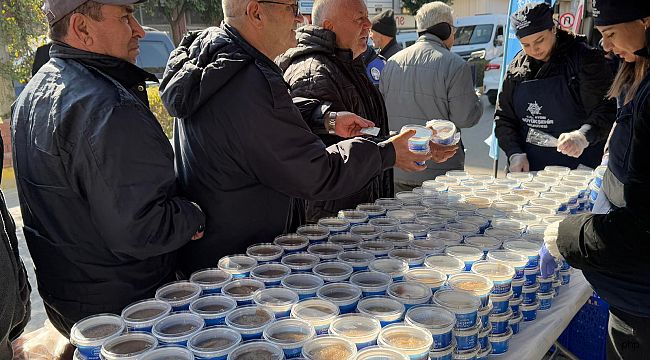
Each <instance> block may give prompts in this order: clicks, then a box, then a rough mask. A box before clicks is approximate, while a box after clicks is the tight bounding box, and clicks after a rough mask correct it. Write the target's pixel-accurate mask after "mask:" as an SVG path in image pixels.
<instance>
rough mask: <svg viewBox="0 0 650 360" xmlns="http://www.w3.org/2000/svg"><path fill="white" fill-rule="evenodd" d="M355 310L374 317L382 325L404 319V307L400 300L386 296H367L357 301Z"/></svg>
mask: <svg viewBox="0 0 650 360" xmlns="http://www.w3.org/2000/svg"><path fill="white" fill-rule="evenodd" d="M357 312H358V313H360V314H364V315H366V316H372V317H374V318H375V319H377V320H379V323H380V324H381V326H382V327H384V326H386V325H389V324H394V323H397V322H400V321H402V320H404V313H405V312H406V308H405V307H404V304H402V303H401V302H399V301H397V300H395V299H391V298H389V297H387V296H369V297H365V298H363V299H361V300H360V301H359V304H358V305H357Z"/></svg>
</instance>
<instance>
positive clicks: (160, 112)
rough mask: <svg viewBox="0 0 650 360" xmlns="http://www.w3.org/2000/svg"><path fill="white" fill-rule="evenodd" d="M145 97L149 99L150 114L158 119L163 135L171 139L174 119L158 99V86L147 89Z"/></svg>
mask: <svg viewBox="0 0 650 360" xmlns="http://www.w3.org/2000/svg"><path fill="white" fill-rule="evenodd" d="M147 95H148V97H149V106H150V107H151V112H152V113H153V114H154V115H156V119H158V122H159V123H160V126H162V128H163V131H164V132H165V135H167V137H168V138H170V139H171V138H172V136H173V133H174V118H173V117H171V115H169V113H168V112H167V109H165V106H164V105H163V103H162V100H161V99H160V93H158V86H149V87H147Z"/></svg>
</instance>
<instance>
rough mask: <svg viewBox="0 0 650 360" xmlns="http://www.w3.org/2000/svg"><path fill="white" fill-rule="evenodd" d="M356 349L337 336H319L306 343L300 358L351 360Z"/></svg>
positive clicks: (311, 359)
mask: <svg viewBox="0 0 650 360" xmlns="http://www.w3.org/2000/svg"><path fill="white" fill-rule="evenodd" d="M356 355H357V347H356V346H355V345H354V344H353V343H352V342H350V341H348V340H346V339H344V338H342V337H338V336H331V335H329V336H319V337H316V338H314V339H311V340H310V341H308V342H307V343H306V344H305V345H304V346H303V348H302V356H303V357H304V358H305V359H308V360H334V359H335V360H352V359H354V358H355V357H356Z"/></svg>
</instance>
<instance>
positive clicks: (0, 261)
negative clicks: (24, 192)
mask: <svg viewBox="0 0 650 360" xmlns="http://www.w3.org/2000/svg"><path fill="white" fill-rule="evenodd" d="M0 149H3V144H2V137H1V136H0ZM2 166H3V160H2V159H0V169H2ZM0 242H1V244H0V284H2V285H1V286H0V359H11V358H12V351H11V342H12V341H13V340H15V339H16V338H17V337H18V336H19V335H20V334H21V333H22V332H23V329H25V325H27V322H29V319H30V308H31V306H30V305H31V304H30V301H29V295H30V293H31V287H30V286H29V282H28V281H27V272H26V271H25V266H24V265H23V262H22V260H21V259H20V255H19V253H18V239H17V238H16V224H15V223H14V220H13V219H12V217H11V215H10V214H9V210H8V209H7V203H6V201H5V197H4V194H3V193H2V191H0Z"/></svg>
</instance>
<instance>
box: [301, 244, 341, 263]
mask: <svg viewBox="0 0 650 360" xmlns="http://www.w3.org/2000/svg"><path fill="white" fill-rule="evenodd" d="M343 251H345V250H344V249H343V247H342V246H340V245H336V244H332V243H323V244H314V245H310V246H309V247H308V248H307V252H308V253H310V254H312V255H316V256H318V257H319V258H320V259H321V260H334V259H336V257H337V256H339V254H340V253H342V252H343Z"/></svg>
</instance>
